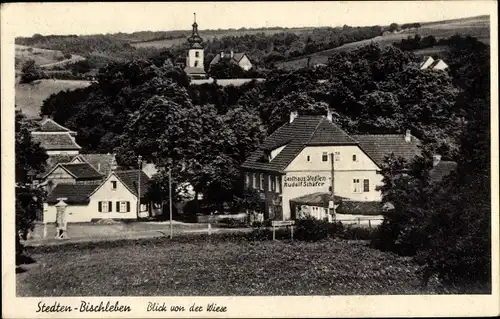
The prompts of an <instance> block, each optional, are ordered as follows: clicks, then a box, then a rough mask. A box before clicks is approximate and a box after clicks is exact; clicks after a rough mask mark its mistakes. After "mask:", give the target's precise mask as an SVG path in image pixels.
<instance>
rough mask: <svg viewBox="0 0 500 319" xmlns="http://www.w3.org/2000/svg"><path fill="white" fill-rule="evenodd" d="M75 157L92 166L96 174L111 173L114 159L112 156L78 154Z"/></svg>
mask: <svg viewBox="0 0 500 319" xmlns="http://www.w3.org/2000/svg"><path fill="white" fill-rule="evenodd" d="M75 157H79V158H81V159H82V160H83V161H85V162H87V163H89V164H90V165H92V166H93V167H94V168H95V169H96V170H97V171H98V172H100V173H102V174H106V175H107V174H109V173H110V172H111V162H112V161H113V159H114V157H115V156H114V155H113V154H98V153H90V154H80V155H77V156H75Z"/></svg>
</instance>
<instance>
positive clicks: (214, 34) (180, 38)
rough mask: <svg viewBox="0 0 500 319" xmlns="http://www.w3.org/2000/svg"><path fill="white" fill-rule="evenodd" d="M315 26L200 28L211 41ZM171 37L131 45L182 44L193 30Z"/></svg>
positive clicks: (146, 46) (204, 36) (300, 30)
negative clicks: (241, 28)
mask: <svg viewBox="0 0 500 319" xmlns="http://www.w3.org/2000/svg"><path fill="white" fill-rule="evenodd" d="M313 29H314V28H292V29H289V28H270V29H243V30H234V29H228V30H200V35H201V36H202V37H203V40H204V41H211V40H213V39H214V38H222V37H230V36H244V35H254V34H260V33H263V34H265V35H273V34H276V33H281V32H293V33H305V32H311V31H312V30H313ZM181 32H182V33H180V32H179V33H180V34H178V35H177V36H175V37H172V36H169V37H172V38H171V39H152V40H147V41H137V42H131V43H130V45H131V46H133V47H135V48H149V47H154V48H170V47H173V46H177V45H182V44H183V43H184V42H186V38H187V37H188V36H189V35H190V34H191V30H186V31H181Z"/></svg>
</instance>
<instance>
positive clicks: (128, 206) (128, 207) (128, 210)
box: [127, 202, 130, 213]
mask: <svg viewBox="0 0 500 319" xmlns="http://www.w3.org/2000/svg"><path fill="white" fill-rule="evenodd" d="M127 213H130V202H127Z"/></svg>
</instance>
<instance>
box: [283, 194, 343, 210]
mask: <svg viewBox="0 0 500 319" xmlns="http://www.w3.org/2000/svg"><path fill="white" fill-rule="evenodd" d="M330 196H331V195H330V193H326V192H317V193H312V194H307V195H304V196H300V197H296V198H293V199H291V200H290V201H291V202H294V203H295V204H298V205H310V206H319V207H325V208H327V207H328V203H329V201H330ZM344 200H347V198H345V197H341V196H337V195H335V204H339V203H340V202H342V201H344Z"/></svg>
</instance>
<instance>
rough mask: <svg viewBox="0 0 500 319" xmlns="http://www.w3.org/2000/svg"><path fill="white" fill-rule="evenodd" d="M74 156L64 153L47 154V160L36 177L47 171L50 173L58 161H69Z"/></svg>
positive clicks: (45, 173)
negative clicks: (43, 168)
mask: <svg viewBox="0 0 500 319" xmlns="http://www.w3.org/2000/svg"><path fill="white" fill-rule="evenodd" d="M74 157H75V155H66V154H64V155H63V154H57V155H48V157H47V161H46V162H45V163H46V165H45V170H44V171H43V172H42V173H40V174H38V175H37V176H36V178H42V177H44V176H45V175H47V174H48V173H50V172H51V171H52V170H53V169H54V167H55V166H56V165H57V164H59V163H69V162H71V160H72V159H73V158H74Z"/></svg>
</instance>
